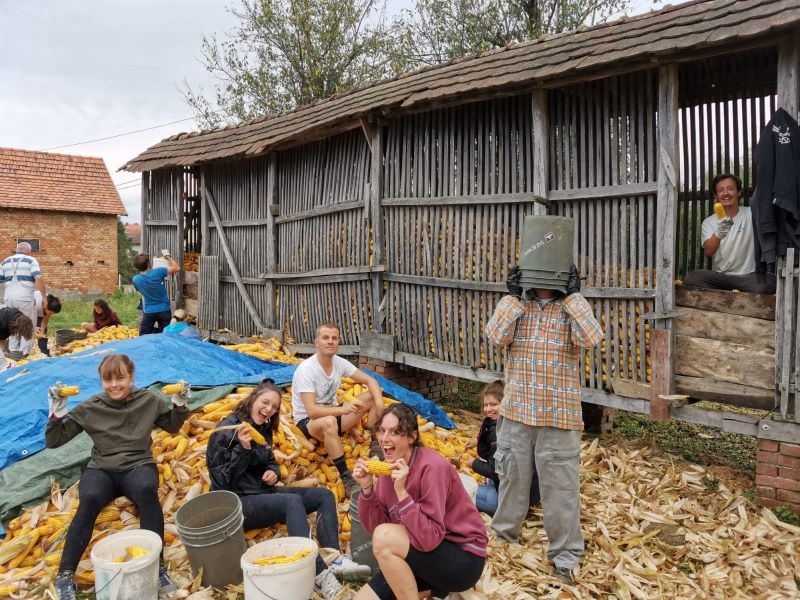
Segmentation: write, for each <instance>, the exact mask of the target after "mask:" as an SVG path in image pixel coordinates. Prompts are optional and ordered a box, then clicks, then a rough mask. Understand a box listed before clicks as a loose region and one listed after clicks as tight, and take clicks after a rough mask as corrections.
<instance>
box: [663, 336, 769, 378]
mask: <svg viewBox="0 0 800 600" xmlns="http://www.w3.org/2000/svg"><path fill="white" fill-rule="evenodd" d="M676 357H677V358H676V367H675V368H676V373H677V374H679V375H688V376H691V377H710V378H713V379H716V380H719V381H727V382H730V383H740V384H744V385H749V386H753V387H759V388H763V389H770V390H771V389H772V388H773V384H772V381H773V368H774V361H775V357H774V355H773V354H772V353H771V352H765V351H759V350H754V349H752V347H750V346H742V345H740V344H733V343H731V342H718V341H716V340H708V339H704V338H696V337H688V336H683V335H681V336H678V337H677V343H676ZM653 366H654V368H655V358H654V365H653Z"/></svg>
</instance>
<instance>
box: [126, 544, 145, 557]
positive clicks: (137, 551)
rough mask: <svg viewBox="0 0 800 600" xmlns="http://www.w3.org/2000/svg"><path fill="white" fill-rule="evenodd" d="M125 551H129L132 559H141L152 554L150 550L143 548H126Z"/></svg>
mask: <svg viewBox="0 0 800 600" xmlns="http://www.w3.org/2000/svg"><path fill="white" fill-rule="evenodd" d="M125 550H127V551H128V554H129V555H130V557H131V558H141V557H142V556H144V555H145V554H149V553H150V550H148V549H147V548H142V547H141V546H126V547H125Z"/></svg>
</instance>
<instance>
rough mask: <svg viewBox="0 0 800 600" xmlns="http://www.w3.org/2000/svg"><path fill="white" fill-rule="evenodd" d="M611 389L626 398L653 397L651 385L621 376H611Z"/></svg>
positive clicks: (648, 398) (643, 398)
mask: <svg viewBox="0 0 800 600" xmlns="http://www.w3.org/2000/svg"><path fill="white" fill-rule="evenodd" d="M609 383H610V384H611V391H613V392H614V393H615V394H617V395H618V396H624V397H625V398H639V399H640V400H650V398H652V397H653V393H652V390H651V389H650V385H649V384H647V383H641V382H638V381H631V380H629V379H622V378H621V377H611V378H610V380H609Z"/></svg>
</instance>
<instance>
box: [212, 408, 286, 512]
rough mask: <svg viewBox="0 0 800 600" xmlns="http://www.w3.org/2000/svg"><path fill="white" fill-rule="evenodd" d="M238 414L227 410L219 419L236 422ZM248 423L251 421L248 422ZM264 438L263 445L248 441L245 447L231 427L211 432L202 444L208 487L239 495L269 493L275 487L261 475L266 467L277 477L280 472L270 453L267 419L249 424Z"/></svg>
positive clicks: (230, 423)
mask: <svg viewBox="0 0 800 600" xmlns="http://www.w3.org/2000/svg"><path fill="white" fill-rule="evenodd" d="M241 422H242V418H241V417H240V416H239V415H237V414H235V413H231V414H230V415H228V416H227V417H225V418H224V419H222V420H221V421H220V422H219V425H218V427H220V426H223V425H238V424H239V423H241ZM251 425H253V424H252V423H251ZM253 426H254V427H255V428H256V430H257V431H260V432H261V435H263V436H264V438H265V439H266V440H267V443H266V445H265V446H259V445H257V444H251V448H250V450H247V449H245V448H244V447H243V446H242V445H241V444H240V443H239V438H238V436H237V435H236V430H235V429H227V430H225V431H216V432H214V433H212V434H211V438H209V440H208V447H207V448H206V464H207V465H208V474H209V476H210V477H211V489H212V490H228V491H230V492H233V493H234V494H237V495H239V496H249V495H251V494H269V493H271V492H274V491H276V490H275V486H273V485H267V484H266V483H264V482H263V481H262V480H261V476H262V475H264V472H265V471H267V470H271V471H274V472H275V474H276V475H277V476H278V480H279V481H280V478H281V472H280V469H279V468H278V463H277V461H276V460H275V455H274V454H273V453H272V430H271V429H270V428H269V421H267V422H266V423H265V424H264V425H261V426H258V425H253Z"/></svg>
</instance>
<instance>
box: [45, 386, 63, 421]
mask: <svg viewBox="0 0 800 600" xmlns="http://www.w3.org/2000/svg"><path fill="white" fill-rule="evenodd" d="M64 387H66V386H65V385H64V384H63V383H61V382H60V381H56V383H55V385H54V386H52V387H51V388H50V389H49V390H47V403H48V404H49V405H50V418H51V419H63V418H64V417H65V416H66V414H67V397H66V396H63V397H62V396H61V389H62V388H64Z"/></svg>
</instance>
